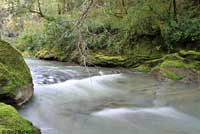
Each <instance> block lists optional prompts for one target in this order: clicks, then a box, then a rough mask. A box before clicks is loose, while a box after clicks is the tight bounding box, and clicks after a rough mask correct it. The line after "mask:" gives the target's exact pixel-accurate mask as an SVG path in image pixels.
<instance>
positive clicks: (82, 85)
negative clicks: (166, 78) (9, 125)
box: [19, 59, 200, 134]
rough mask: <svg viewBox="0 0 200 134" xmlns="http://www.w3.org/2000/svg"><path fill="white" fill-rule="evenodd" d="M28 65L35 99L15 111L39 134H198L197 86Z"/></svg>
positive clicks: (199, 101) (105, 71) (48, 64)
mask: <svg viewBox="0 0 200 134" xmlns="http://www.w3.org/2000/svg"><path fill="white" fill-rule="evenodd" d="M26 62H27V64H28V65H29V67H30V69H31V73H32V76H33V81H34V89H35V95H34V97H33V99H32V100H31V102H30V103H28V104H27V105H25V106H24V107H23V108H22V109H20V110H19V112H20V113H21V114H22V115H23V116H24V117H25V118H27V119H28V120H30V121H32V122H33V124H34V125H36V126H37V127H39V128H40V129H41V131H42V134H199V133H200V88H199V86H198V85H195V84H194V85H188V84H182V83H178V82H165V83H164V82H163V83H161V82H158V81H156V80H155V79H154V77H152V76H151V75H148V74H143V73H137V72H130V71H128V70H123V69H106V68H88V70H89V72H90V73H88V71H87V69H85V68H83V67H80V66H72V65H68V64H65V63H59V62H47V61H39V60H33V59H26ZM120 72H121V73H120ZM122 72H123V73H122Z"/></svg>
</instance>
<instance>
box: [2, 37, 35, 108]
mask: <svg viewBox="0 0 200 134" xmlns="http://www.w3.org/2000/svg"><path fill="white" fill-rule="evenodd" d="M32 95H33V84H32V78H31V74H30V71H29V68H28V66H27V65H26V63H25V61H24V59H23V57H22V56H21V54H20V53H19V52H18V51H17V50H16V49H14V48H13V47H12V46H10V45H9V44H8V43H6V42H4V41H1V40H0V101H1V102H5V103H7V104H11V105H13V106H16V107H17V106H21V105H22V104H24V103H25V102H27V101H28V100H29V99H30V98H31V97H32Z"/></svg>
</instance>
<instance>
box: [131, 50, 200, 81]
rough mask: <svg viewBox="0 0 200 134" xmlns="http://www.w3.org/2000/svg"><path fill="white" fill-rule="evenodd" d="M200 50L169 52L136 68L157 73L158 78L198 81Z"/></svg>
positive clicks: (162, 79) (163, 79)
mask: <svg viewBox="0 0 200 134" xmlns="http://www.w3.org/2000/svg"><path fill="white" fill-rule="evenodd" d="M198 56H199V52H195V51H180V52H178V53H173V54H167V55H165V56H163V57H162V58H159V59H154V60H148V61H145V62H144V63H143V64H141V65H139V66H137V67H136V68H135V69H136V70H138V71H143V72H152V73H153V74H156V77H157V78H158V80H161V81H165V80H175V81H181V82H184V83H194V82H195V83H198V82H199V73H198V72H199V70H200V61H199V60H198Z"/></svg>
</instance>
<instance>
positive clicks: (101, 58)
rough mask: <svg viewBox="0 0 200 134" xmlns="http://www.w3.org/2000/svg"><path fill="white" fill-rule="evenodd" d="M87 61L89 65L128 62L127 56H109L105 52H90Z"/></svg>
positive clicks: (110, 64)
mask: <svg viewBox="0 0 200 134" xmlns="http://www.w3.org/2000/svg"><path fill="white" fill-rule="evenodd" d="M87 58H88V59H87V62H88V64H89V65H99V66H107V67H108V66H111V67H115V66H125V65H126V62H127V59H128V58H127V57H126V56H121V55H117V56H108V55H105V54H103V53H94V52H90V53H89V55H88V57H87Z"/></svg>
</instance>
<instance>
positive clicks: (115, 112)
mask: <svg viewBox="0 0 200 134" xmlns="http://www.w3.org/2000/svg"><path fill="white" fill-rule="evenodd" d="M126 114H135V115H138V114H153V115H158V116H163V117H169V118H174V119H181V118H187V119H189V118H190V119H193V117H192V116H189V115H187V114H184V113H181V112H179V111H176V110H175V109H174V108H171V107H161V108H116V109H104V110H102V111H99V112H94V113H92V115H93V116H101V117H111V118H115V117H118V116H120V115H126Z"/></svg>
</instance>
